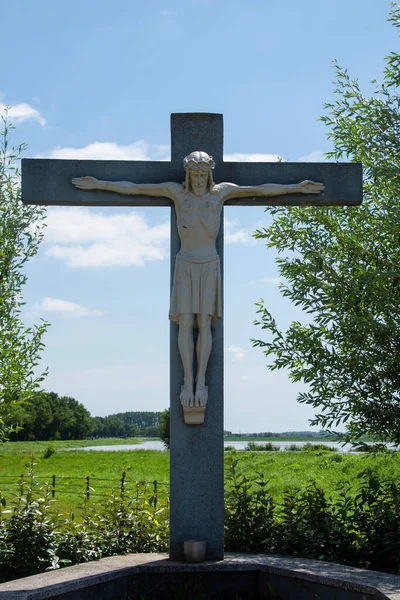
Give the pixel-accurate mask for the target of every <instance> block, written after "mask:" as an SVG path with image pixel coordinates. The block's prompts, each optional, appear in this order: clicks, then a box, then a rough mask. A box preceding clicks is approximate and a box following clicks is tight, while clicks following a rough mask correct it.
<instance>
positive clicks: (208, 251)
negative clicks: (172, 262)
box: [175, 192, 222, 259]
mask: <svg viewBox="0 0 400 600" xmlns="http://www.w3.org/2000/svg"><path fill="white" fill-rule="evenodd" d="M175 209H176V215H177V221H178V233H179V237H180V239H181V250H180V254H181V255H182V256H186V257H188V258H199V259H201V258H204V259H206V258H210V259H211V258H212V257H215V256H216V254H217V250H216V245H215V242H216V239H217V235H218V232H219V228H220V222H221V212H222V202H221V198H220V194H219V193H218V192H216V193H206V194H204V196H201V197H197V196H195V195H194V194H192V193H181V194H179V197H178V198H177V201H176V202H175Z"/></svg>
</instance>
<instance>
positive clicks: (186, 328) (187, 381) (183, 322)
mask: <svg viewBox="0 0 400 600" xmlns="http://www.w3.org/2000/svg"><path fill="white" fill-rule="evenodd" d="M178 318H179V334H178V346H179V352H180V355H181V359H182V365H183V386H182V390H181V394H180V396H179V398H180V401H181V403H182V406H194V393H193V353H194V342H193V324H194V315H190V314H186V313H185V314H183V313H182V314H180V315H179V317H178Z"/></svg>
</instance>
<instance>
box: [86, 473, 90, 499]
mask: <svg viewBox="0 0 400 600" xmlns="http://www.w3.org/2000/svg"><path fill="white" fill-rule="evenodd" d="M89 498H90V477H89V475H86V500H89Z"/></svg>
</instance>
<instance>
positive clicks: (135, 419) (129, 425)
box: [90, 411, 161, 437]
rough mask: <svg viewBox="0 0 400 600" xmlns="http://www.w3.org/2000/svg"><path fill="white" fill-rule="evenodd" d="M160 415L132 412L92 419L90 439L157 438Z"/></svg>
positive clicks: (156, 413) (157, 413)
mask: <svg viewBox="0 0 400 600" xmlns="http://www.w3.org/2000/svg"><path fill="white" fill-rule="evenodd" d="M160 420H161V413H160V412H149V411H134V412H132V411H131V412H124V413H117V414H115V415H108V416H107V417H93V418H92V424H91V431H90V435H91V436H92V437H132V436H141V437H159V427H160Z"/></svg>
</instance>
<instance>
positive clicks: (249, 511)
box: [225, 455, 274, 552]
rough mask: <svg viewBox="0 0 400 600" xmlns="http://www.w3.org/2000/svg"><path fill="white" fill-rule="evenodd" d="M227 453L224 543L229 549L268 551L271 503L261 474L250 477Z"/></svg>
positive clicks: (236, 550) (272, 545) (237, 550)
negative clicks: (240, 469)
mask: <svg viewBox="0 0 400 600" xmlns="http://www.w3.org/2000/svg"><path fill="white" fill-rule="evenodd" d="M237 465H238V461H237V460H236V458H234V456H232V455H228V458H227V466H228V472H227V474H226V478H225V481H226V490H225V546H226V548H227V550H229V551H230V552H271V551H273V548H274V534H273V525H274V502H273V500H272V496H271V495H270V493H269V491H268V482H266V481H265V480H264V478H263V476H262V475H261V474H259V476H258V477H257V478H254V479H250V478H249V477H247V476H246V475H245V474H243V473H240V471H239V470H238V469H237Z"/></svg>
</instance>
